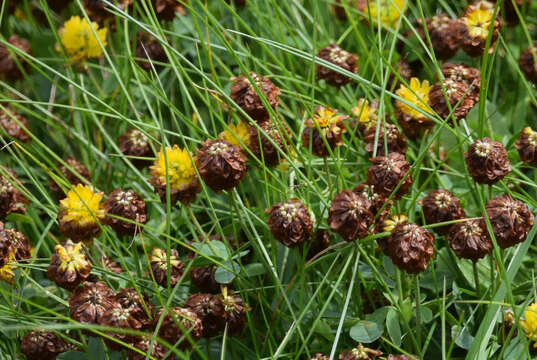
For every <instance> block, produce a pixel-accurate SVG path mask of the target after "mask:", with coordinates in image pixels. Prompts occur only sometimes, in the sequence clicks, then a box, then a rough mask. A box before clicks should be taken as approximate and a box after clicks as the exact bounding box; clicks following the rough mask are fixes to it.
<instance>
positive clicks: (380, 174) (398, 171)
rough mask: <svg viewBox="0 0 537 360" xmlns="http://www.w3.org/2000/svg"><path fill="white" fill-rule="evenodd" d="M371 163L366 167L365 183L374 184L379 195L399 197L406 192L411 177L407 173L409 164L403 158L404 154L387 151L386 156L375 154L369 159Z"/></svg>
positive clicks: (410, 182)
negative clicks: (375, 155)
mask: <svg viewBox="0 0 537 360" xmlns="http://www.w3.org/2000/svg"><path fill="white" fill-rule="evenodd" d="M371 164H372V165H371V166H370V167H369V168H368V169H367V183H368V184H369V185H371V186H374V187H375V191H377V192H378V193H379V194H380V195H382V196H384V197H390V196H392V198H394V199H399V198H401V196H403V195H404V194H406V193H407V192H408V190H409V189H410V186H411V185H412V177H411V176H410V174H408V172H409V171H410V164H409V163H408V162H407V161H406V160H405V155H403V154H399V153H389V154H388V156H377V157H374V158H372V159H371ZM407 175H408V176H407ZM399 184H400V186H399V188H398V190H397V192H395V193H394V191H395V189H396V188H397V187H398V185H399ZM392 193H394V194H392Z"/></svg>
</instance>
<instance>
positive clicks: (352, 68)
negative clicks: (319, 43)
mask: <svg viewBox="0 0 537 360" xmlns="http://www.w3.org/2000/svg"><path fill="white" fill-rule="evenodd" d="M317 57H318V58H321V59H323V60H325V61H327V62H329V63H332V64H334V65H337V66H339V67H340V68H342V69H343V70H347V71H349V72H351V73H353V74H356V73H357V72H358V56H357V55H355V54H351V53H350V52H348V51H345V50H343V49H342V48H340V47H339V46H338V45H337V44H330V45H328V46H325V47H324V48H322V49H321V50H320V51H319V53H318V54H317ZM316 68H317V77H318V78H319V79H324V80H325V81H326V83H327V84H330V85H333V86H338V87H339V86H343V85H345V84H348V83H350V82H351V81H352V79H351V78H350V77H348V76H347V75H344V74H340V73H339V72H337V71H335V70H332V69H329V68H327V67H324V66H322V65H319V64H317V65H316Z"/></svg>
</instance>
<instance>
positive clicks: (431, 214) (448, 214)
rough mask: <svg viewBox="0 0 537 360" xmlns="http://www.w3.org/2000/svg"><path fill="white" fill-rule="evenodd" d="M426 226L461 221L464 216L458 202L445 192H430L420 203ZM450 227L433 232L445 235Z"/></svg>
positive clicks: (436, 229)
mask: <svg viewBox="0 0 537 360" xmlns="http://www.w3.org/2000/svg"><path fill="white" fill-rule="evenodd" d="M420 204H421V208H422V210H423V214H424V215H425V221H426V222H427V224H437V223H442V222H448V221H453V220H458V219H462V218H464V217H465V216H466V214H465V212H464V210H463V209H462V207H461V203H460V200H459V199H458V198H456V197H455V196H453V194H451V193H450V192H449V191H447V190H442V189H440V190H434V191H431V192H430V193H429V194H428V195H427V196H426V197H425V198H423V199H422V200H421V201H420ZM450 226H451V225H444V226H440V227H435V228H434V231H436V232H437V233H439V234H442V235H445V234H447V232H448V231H449V228H450Z"/></svg>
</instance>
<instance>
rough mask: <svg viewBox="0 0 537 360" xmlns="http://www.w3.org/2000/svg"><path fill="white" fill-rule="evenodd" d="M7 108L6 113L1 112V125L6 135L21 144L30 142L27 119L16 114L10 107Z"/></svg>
mask: <svg viewBox="0 0 537 360" xmlns="http://www.w3.org/2000/svg"><path fill="white" fill-rule="evenodd" d="M5 108H6V110H5V111H3V110H0V125H2V127H3V128H4V130H5V131H6V133H7V134H8V135H9V136H10V137H12V138H14V139H17V140H19V141H21V142H24V143H26V142H28V141H30V140H31V138H30V135H29V134H28V132H27V130H26V129H28V122H27V121H26V118H25V117H23V116H22V115H20V114H17V113H16V112H14V111H13V110H12V109H11V108H10V107H9V106H5Z"/></svg>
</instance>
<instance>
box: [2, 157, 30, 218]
mask: <svg viewBox="0 0 537 360" xmlns="http://www.w3.org/2000/svg"><path fill="white" fill-rule="evenodd" d="M1 169H2V170H3V172H2V173H4V175H1V176H0V220H4V219H5V218H6V216H8V215H9V214H11V213H18V214H24V213H25V212H26V207H25V206H24V205H25V204H28V203H29V201H28V199H27V198H26V196H24V195H23V194H22V193H21V192H20V191H19V190H18V188H17V187H20V186H22V182H21V181H20V180H19V179H18V178H17V175H16V174H15V172H14V171H13V170H11V169H9V168H6V167H3V166H2V167H1Z"/></svg>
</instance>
